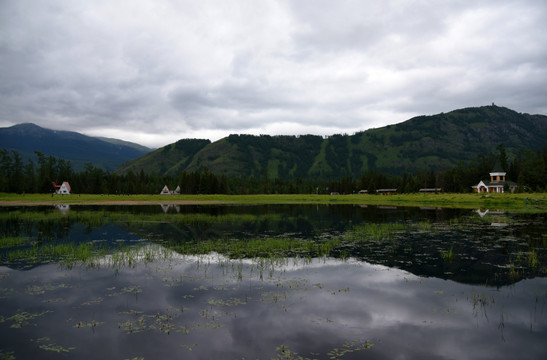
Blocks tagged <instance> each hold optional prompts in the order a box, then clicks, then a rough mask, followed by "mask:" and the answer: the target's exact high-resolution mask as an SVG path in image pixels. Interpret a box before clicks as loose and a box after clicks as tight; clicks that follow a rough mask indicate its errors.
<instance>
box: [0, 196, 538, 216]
mask: <svg viewBox="0 0 547 360" xmlns="http://www.w3.org/2000/svg"><path fill="white" fill-rule="evenodd" d="M49 204H51V205H55V204H67V205H101V204H105V205H107V204H121V205H124V204H126V205H132V204H234V205H245V204H358V205H390V206H420V207H422V206H426V207H427V206H432V207H442V208H469V209H476V208H495V209H499V210H511V211H517V212H531V213H542V212H547V193H519V194H507V193H503V194H476V193H472V194H455V193H437V194H422V193H418V194H393V195H361V194H352V195H313V194H310V195H306V194H290V195H289V194H274V195H92V194H74V195H54V196H52V195H51V194H8V193H0V206H10V205H49Z"/></svg>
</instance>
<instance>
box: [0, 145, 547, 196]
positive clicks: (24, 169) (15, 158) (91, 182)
mask: <svg viewBox="0 0 547 360" xmlns="http://www.w3.org/2000/svg"><path fill="white" fill-rule="evenodd" d="M35 154H36V160H32V159H27V160H26V161H25V160H23V158H22V156H21V155H20V154H19V153H18V152H17V151H14V150H6V149H0V192H7V193H52V192H53V191H54V187H53V185H52V182H55V183H57V184H60V183H62V182H63V181H68V182H69V183H70V185H71V188H72V192H73V193H85V194H158V193H159V192H160V191H161V189H162V188H163V187H164V186H165V185H167V186H168V187H169V188H170V189H171V190H174V189H175V188H176V187H177V186H180V189H181V193H182V194H232V195H235V194H310V193H314V194H315V193H316V194H329V193H340V194H351V193H357V192H359V191H361V190H367V192H368V193H375V192H376V190H378V189H397V192H399V193H413V192H418V191H419V190H420V189H422V188H435V189H441V190H442V191H444V192H456V193H464V192H470V191H472V188H471V186H472V185H475V184H477V183H478V182H479V181H480V180H481V179H488V174H489V172H491V171H492V168H493V166H494V164H495V163H497V162H498V161H499V164H500V165H501V167H502V168H503V169H504V170H505V171H506V172H507V179H509V180H512V181H514V182H516V183H517V191H537V192H541V191H546V190H547V147H544V148H543V150H538V151H535V152H534V151H532V150H528V149H525V150H521V151H519V152H517V154H516V155H515V156H514V157H513V159H511V160H509V159H508V156H507V154H506V151H505V148H504V147H503V145H499V146H498V149H497V151H496V153H490V154H487V155H482V154H481V155H478V156H477V157H476V158H475V159H474V160H472V161H469V162H467V163H465V162H463V161H461V162H460V163H459V164H458V165H457V166H455V167H454V168H452V169H448V170H440V171H425V170H424V171H418V172H417V173H416V174H403V176H392V175H386V174H382V173H380V172H376V171H367V172H366V173H364V174H362V176H361V177H360V178H357V179H355V178H353V177H341V178H338V179H309V178H293V179H280V178H275V179H271V178H269V177H268V174H267V171H262V172H261V175H260V176H258V177H255V176H251V177H246V178H243V177H228V176H226V175H218V174H214V173H212V172H210V171H209V170H208V169H207V168H202V169H200V170H198V171H193V172H186V171H182V172H181V173H180V174H179V175H178V176H161V175H156V174H148V173H144V172H143V171H142V170H141V171H140V172H138V173H134V172H131V171H130V172H128V173H126V174H116V173H113V172H108V171H105V170H103V169H101V168H98V167H95V166H93V164H91V163H87V164H86V165H85V168H84V170H83V171H80V172H75V171H74V170H73V168H72V166H71V164H70V161H66V160H63V159H58V158H55V157H53V156H46V155H44V154H43V153H40V152H35Z"/></svg>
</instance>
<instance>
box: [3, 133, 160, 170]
mask: <svg viewBox="0 0 547 360" xmlns="http://www.w3.org/2000/svg"><path fill="white" fill-rule="evenodd" d="M0 149H7V150H15V151H17V152H19V153H20V154H21V156H22V157H23V158H25V159H29V158H31V159H36V154H35V151H38V152H40V153H42V154H44V155H46V156H54V157H56V158H60V159H65V160H69V161H70V163H71V164H72V168H73V169H74V170H75V171H81V170H83V169H84V166H85V164H86V163H91V164H93V166H95V167H98V168H102V169H104V170H108V171H114V170H115V169H117V168H118V167H120V166H121V165H122V164H123V163H125V162H127V161H129V160H133V159H136V158H138V157H140V156H143V155H145V154H147V153H149V152H150V151H152V149H149V148H147V147H144V146H142V145H138V144H134V143H130V142H126V141H122V140H117V139H107V138H95V137H91V136H86V135H83V134H80V133H77V132H73V131H60V130H51V129H45V128H42V127H40V126H38V125H35V124H30V123H26V124H18V125H14V126H11V127H6V128H0Z"/></svg>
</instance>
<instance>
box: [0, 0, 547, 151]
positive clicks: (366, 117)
mask: <svg viewBox="0 0 547 360" xmlns="http://www.w3.org/2000/svg"><path fill="white" fill-rule="evenodd" d="M546 19H547V1H543V0H530V1H526V0H519V1H517V0H515V1H503V0H492V1H467V0H464V1H450V0H443V1H425V0H424V1H410V0H398V1H391V0H379V1H373V0H367V1H363V0H361V1H346V0H332V1H326V0H292V1H290V0H246V1H239V0H235V1H226V0H218V1H216V0H198V1H185V0H173V1H162V0H150V1H148V0H142V1H140V0H127V1H119V0H115V1H113V0H94V1H71V0H47V1H42V0H0V127H5V126H11V125H14V124H18V123H23V122H32V123H35V124H38V125H40V126H43V127H47V128H51V129H63V130H72V131H78V132H82V133H84V134H87V135H92V136H106V137H115V138H120V139H124V140H128V141H133V142H137V143H140V144H142V145H146V146H150V147H160V146H164V145H166V144H169V143H172V142H175V141H176V140H179V139H182V138H206V139H210V140H213V141H214V140H218V139H220V138H222V137H225V136H227V135H229V134H244V133H245V134H269V135H294V134H317V135H332V134H336V133H348V134H352V133H354V132H356V131H361V130H366V129H369V128H371V127H380V126H384V125H387V124H394V123H398V122H402V121H405V120H407V119H409V118H411V117H413V116H416V115H430V114H437V113H440V112H448V111H451V110H455V109H458V108H463V107H469V106H482V105H490V104H491V103H492V102H495V103H496V105H500V106H506V107H509V108H511V109H513V110H516V111H518V112H525V113H531V114H546V115H547V21H546Z"/></svg>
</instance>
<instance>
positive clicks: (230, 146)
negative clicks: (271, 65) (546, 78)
mask: <svg viewBox="0 0 547 360" xmlns="http://www.w3.org/2000/svg"><path fill="white" fill-rule="evenodd" d="M546 138H547V116H543V115H528V114H521V113H517V112H515V111H513V110H510V109H507V108H504V107H498V106H494V105H493V106H484V107H479V108H466V109H460V110H455V111H452V112H449V113H446V114H444V113H443V114H438V115H432V116H419V117H415V118H412V119H410V120H407V121H405V122H403V123H399V124H396V125H389V126H385V127H382V128H377V129H369V130H367V131H363V132H360V133H357V134H354V135H332V136H329V137H326V138H323V137H321V136H315V135H303V136H268V135H261V136H253V135H230V136H228V137H227V138H224V139H221V140H219V141H216V142H213V143H211V142H210V141H209V140H196V139H186V140H180V141H178V142H176V143H175V144H171V145H167V146H165V147H163V148H161V149H158V150H156V151H154V152H152V153H150V154H147V155H145V156H143V157H141V158H138V159H136V160H133V161H130V162H128V163H126V164H125V165H124V166H122V167H121V168H120V169H118V173H122V174H123V173H126V172H128V171H129V170H131V171H133V172H140V171H141V170H143V171H144V172H147V173H156V174H161V175H172V176H176V175H178V174H179V173H180V172H181V171H183V170H185V171H195V170H199V169H202V168H204V167H206V168H207V169H208V170H209V171H211V172H213V173H215V174H219V175H220V174H224V175H227V176H237V177H239V176H243V177H249V176H254V177H263V176H266V175H267V176H268V177H269V178H271V179H276V178H282V179H290V178H325V179H328V178H340V177H343V176H353V177H359V176H361V174H363V173H364V172H366V171H368V170H375V171H378V172H382V173H385V174H390V175H402V174H403V173H405V172H407V173H416V172H417V171H420V170H426V171H430V170H444V169H448V168H451V167H454V166H455V165H456V164H457V163H458V162H459V161H468V160H471V159H475V158H476V157H477V155H478V154H481V153H483V154H485V155H486V154H488V153H489V152H494V151H495V149H496V147H497V146H498V145H499V144H503V145H504V147H505V149H506V151H507V153H508V155H509V156H511V155H512V154H514V153H516V151H517V150H518V149H540V148H542V147H543V146H545V145H546V142H545V139H546Z"/></svg>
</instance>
